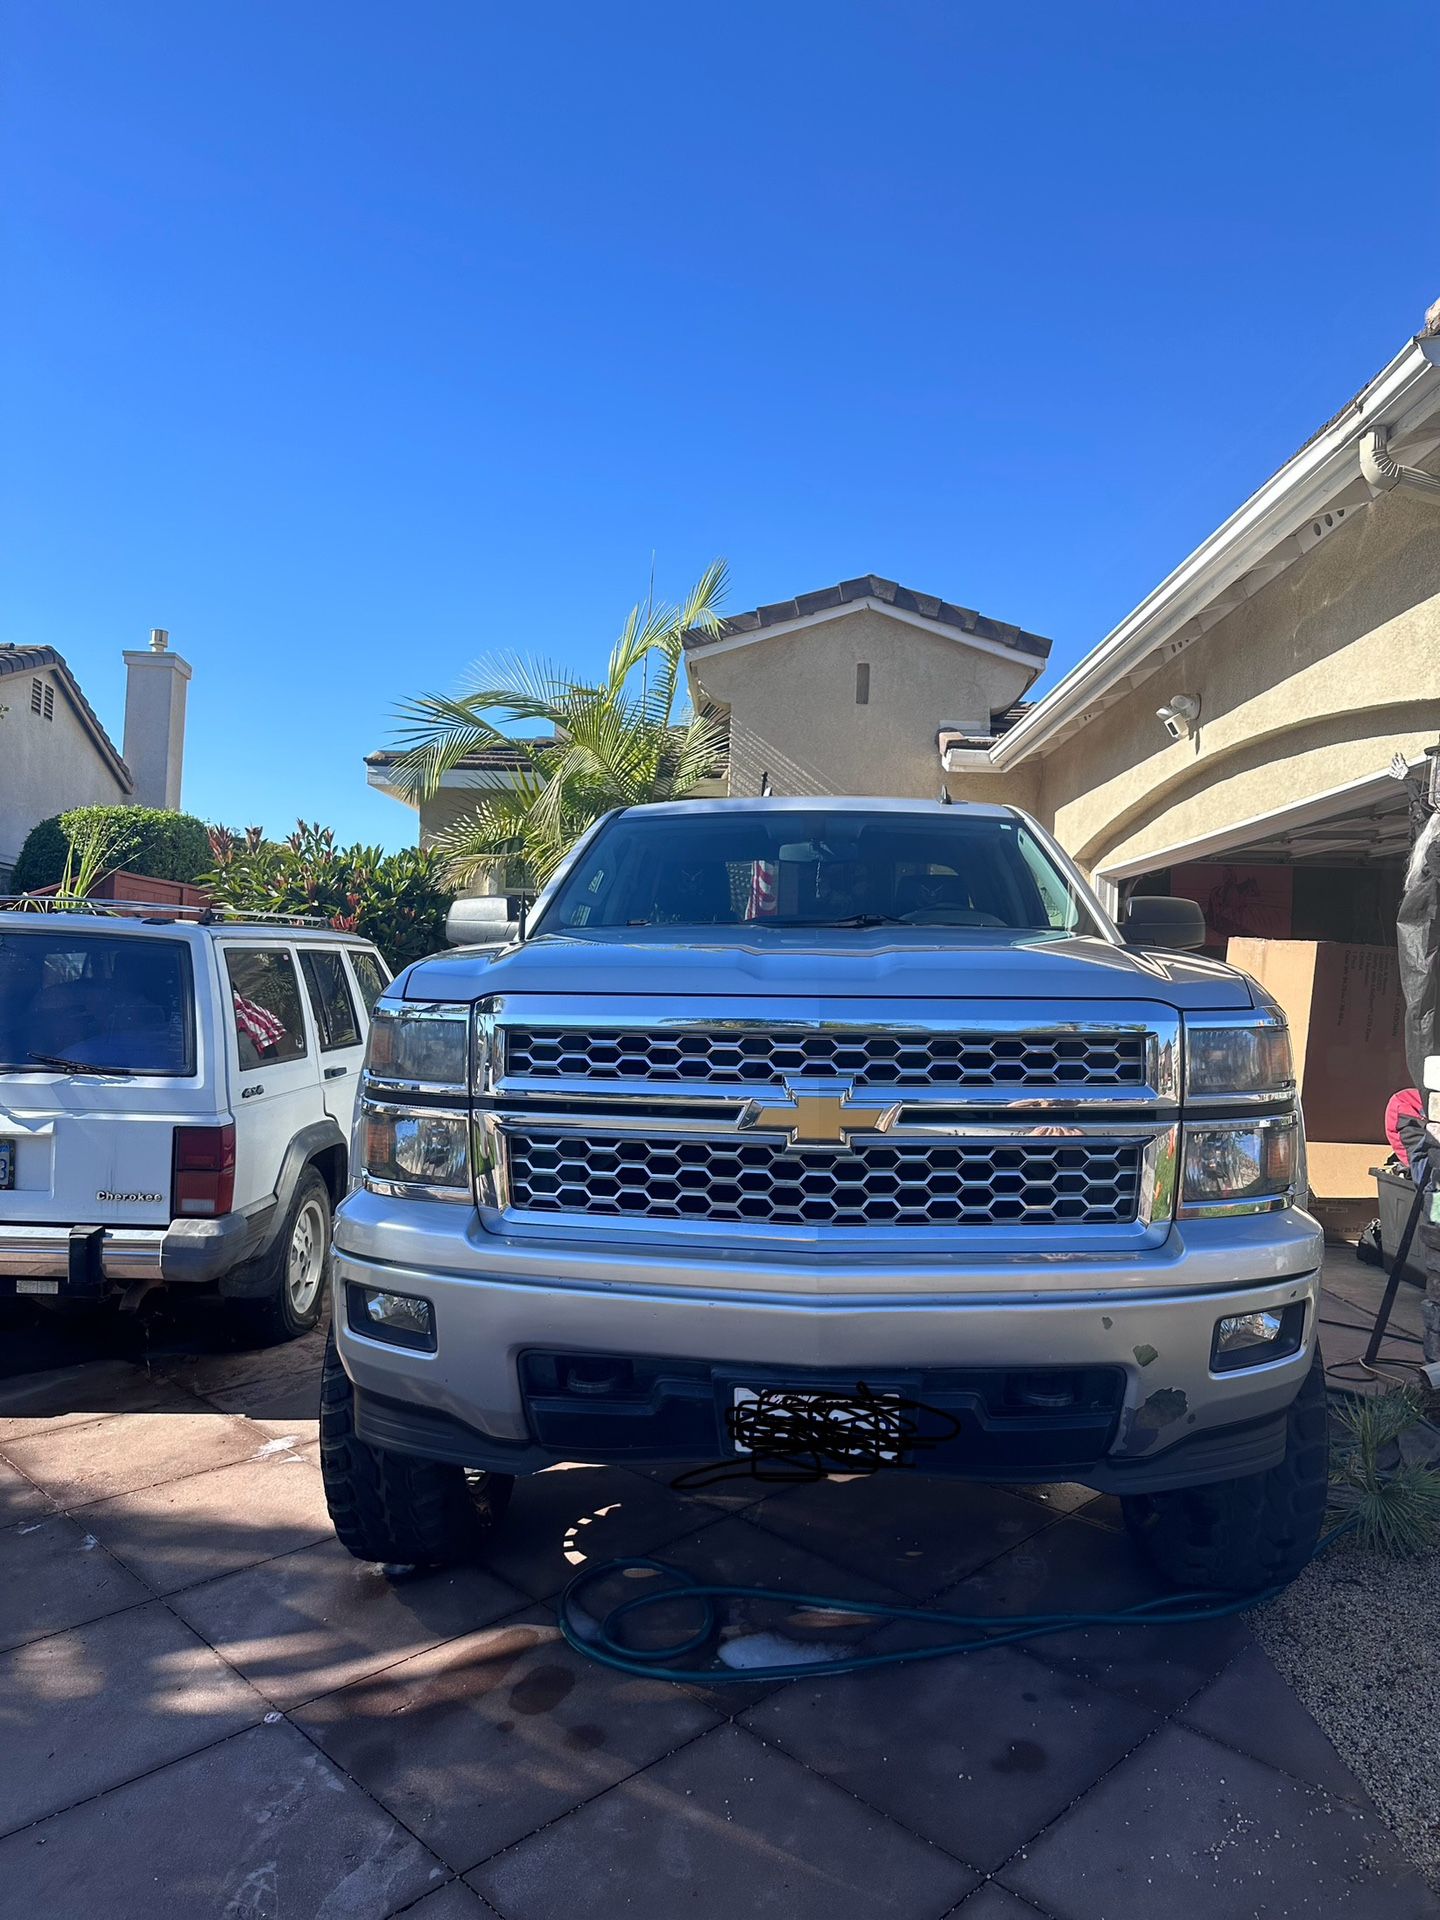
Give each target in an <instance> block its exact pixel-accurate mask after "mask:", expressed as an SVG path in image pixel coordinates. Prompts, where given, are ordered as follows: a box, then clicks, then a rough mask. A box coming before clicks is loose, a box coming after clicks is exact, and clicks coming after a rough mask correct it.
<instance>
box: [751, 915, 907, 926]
mask: <svg viewBox="0 0 1440 1920" xmlns="http://www.w3.org/2000/svg"><path fill="white" fill-rule="evenodd" d="M782 924H788V925H790V926H792V927H908V926H912V925H913V924H914V923H913V921H910V920H904V919H902V918H901V917H900V915H899V914H898V913H842V914H840V915H839V916H838V917H837V918H836V919H834V920H791V921H789V922H788V923H786V922H782Z"/></svg>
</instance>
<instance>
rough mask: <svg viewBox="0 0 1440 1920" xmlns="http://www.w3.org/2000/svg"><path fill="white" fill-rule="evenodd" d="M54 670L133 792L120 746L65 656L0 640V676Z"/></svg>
mask: <svg viewBox="0 0 1440 1920" xmlns="http://www.w3.org/2000/svg"><path fill="white" fill-rule="evenodd" d="M46 671H50V672H53V673H54V674H55V676H56V678H57V679H58V680H59V682H60V684H61V685H62V686H63V688H64V689H65V692H66V693H67V695H68V696H69V698H70V702H71V704H72V706H73V707H74V708H75V710H76V712H77V713H78V714H79V716H80V719H81V721H82V722H83V724H84V725H85V726H86V727H87V728H88V729H89V731H90V733H91V735H92V737H93V738H94V741H95V744H96V746H97V747H99V749H100V751H101V753H102V755H103V756H104V758H105V759H107V760H109V761H110V762H111V764H112V766H113V767H114V770H115V774H116V777H117V778H118V779H119V780H120V781H121V783H122V784H123V785H124V786H125V787H127V788H128V789H129V790H130V791H131V792H132V793H133V792H134V790H135V776H134V775H133V774H132V773H131V771H130V769H129V767H127V766H126V764H125V762H124V760H122V759H121V757H120V752H119V749H118V748H117V747H116V745H115V742H114V741H113V740H112V739H111V738H110V736H109V734H108V733H107V732H106V731H105V729H104V727H103V726H102V725H101V723H100V716H99V714H97V713H96V711H95V709H94V708H93V707H92V706H91V704H90V702H89V701H88V700H87V699H86V698H85V696H84V694H83V693H82V692H81V691H80V682H79V681H78V680H77V679H76V678H75V676H74V674H73V673H72V672H71V671H70V669H69V667H68V666H67V665H66V664H65V656H64V655H63V654H62V653H59V652H57V651H56V649H55V648H54V647H22V646H20V645H18V644H17V643H16V642H15V641H13V640H5V641H0V677H3V676H4V675H6V674H11V673H43V672H46Z"/></svg>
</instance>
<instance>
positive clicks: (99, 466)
mask: <svg viewBox="0 0 1440 1920" xmlns="http://www.w3.org/2000/svg"><path fill="white" fill-rule="evenodd" d="M8 66H9V87H8V92H9V96H10V97H9V101H8V110H7V117H6V126H5V129H4V133H3V136H0V137H3V141H4V167H5V172H6V177H7V181H8V185H7V189H6V193H5V201H6V215H5V218H6V228H7V239H6V250H7V252H8V255H9V259H10V262H11V273H10V285H9V292H8V297H7V299H6V300H5V301H4V303H3V307H0V371H3V376H4V380H5V385H6V398H5V404H6V413H7V420H8V425H7V429H6V439H7V442H8V453H7V457H6V460H5V473H4V481H5V496H6V497H5V502H4V513H5V526H6V539H5V542H4V546H5V550H6V551H5V557H4V562H3V584H0V638H4V639H12V640H19V641H24V642H47V643H50V644H53V645H55V646H58V647H59V648H60V649H61V650H62V652H63V653H64V654H65V655H66V656H67V658H68V659H69V661H70V663H71V665H72V667H73V668H74V669H75V671H76V673H77V674H78V675H79V677H80V680H81V682H82V684H83V685H84V687H85V689H86V691H87V693H88V694H89V695H90V697H91V699H92V700H93V702H94V703H95V704H96V705H97V707H98V708H99V709H100V711H101V713H102V715H103V716H104V717H105V719H106V720H107V722H108V723H110V724H111V726H112V730H113V731H114V732H115V733H116V734H117V736H118V733H119V729H120V723H121V710H122V705H123V683H122V668H121V664H120V651H121V648H122V647H124V646H141V645H143V644H144V642H145V636H146V632H147V630H148V628H150V627H151V626H153V625H158V626H165V627H168V628H169V629H170V631H171V634H172V644H173V645H174V646H175V647H176V649H177V650H179V651H181V652H183V653H184V654H185V655H186V656H187V657H188V658H189V659H190V660H191V661H192V662H193V664H194V667H195V678H194V682H193V684H192V688H191V725H190V734H189V744H188V753H187V763H186V778H185V800H186V804H187V805H188V806H189V807H191V808H192V809H193V810H195V811H197V812H199V813H202V814H204V815H206V816H207V817H211V818H220V819H224V820H226V821H228V822H231V823H233V824H245V823H247V822H249V821H252V820H258V821H261V822H263V823H264V824H265V825H266V826H267V827H269V828H270V829H272V830H275V831H283V830H285V829H286V828H287V827H288V826H289V824H290V823H291V822H293V820H294V819H295V817H296V816H297V815H302V814H303V815H304V816H306V817H307V818H312V819H313V818H320V819H323V820H327V821H330V822H332V823H333V824H334V825H335V826H336V827H337V829H338V830H339V831H340V832H341V834H342V835H343V836H344V837H346V838H349V837H364V838H366V839H380V840H384V841H386V842H388V843H389V844H403V843H404V841H405V840H406V839H407V838H408V837H409V835H410V831H411V820H412V818H413V816H410V815H409V814H407V813H405V812H404V811H402V810H401V809H400V808H399V807H398V806H396V805H395V804H394V803H393V802H391V801H388V800H386V799H385V798H383V796H380V795H378V794H372V793H368V792H367V791H366V788H365V785H364V770H363V767H362V764H361V756H362V755H363V754H364V753H365V752H366V751H367V750H369V749H370V748H373V747H377V746H381V745H384V744H385V743H386V740H387V737H388V734H389V731H390V716H391V713H392V710H393V707H394V704H395V702H396V701H397V700H398V699H399V698H401V697H402V696H403V695H405V694H406V693H407V692H410V691H419V690H422V689H432V688H450V687H452V686H453V685H454V684H455V683H456V682H457V680H458V679H459V678H460V676H461V675H462V674H463V672H464V669H465V667H466V666H467V664H468V663H469V662H470V661H471V660H473V659H474V658H475V657H476V656H477V655H479V654H481V653H483V652H485V651H487V650H489V649H492V648H497V647H502V646H503V647H510V646H518V647H523V648H528V649H533V650H535V651H538V652H542V653H544V654H547V655H550V656H553V657H556V658H560V659H563V660H568V661H573V662H574V664H575V665H576V666H577V667H579V668H586V667H591V666H594V665H596V664H597V663H598V661H599V660H600V659H601V658H602V657H603V655H604V653H605V651H606V650H607V649H608V646H609V643H610V641H611V639H612V638H613V635H614V633H615V630H616V628H617V627H618V625H619V623H620V621H621V619H622V618H623V615H624V613H625V610H626V609H627V608H628V606H629V605H630V603H631V602H632V601H633V600H634V599H635V598H636V597H637V596H639V595H640V594H641V593H643V591H644V588H645V583H646V579H647V576H648V574H649V569H650V564H651V556H652V553H653V555H654V556H655V564H656V570H657V583H658V586H659V588H660V590H661V591H662V592H669V593H671V594H674V593H678V592H679V590H680V589H681V588H682V587H683V586H684V585H686V584H687V583H688V581H689V580H690V579H691V578H693V577H694V575H696V574H697V573H698V572H699V571H700V569H701V567H702V566H703V565H704V564H705V563H706V562H707V561H708V560H709V559H710V558H711V556H712V555H714V554H717V553H719V554H724V555H726V556H727V557H728V558H729V560H730V563H731V566H732V570H733V581H734V585H733V593H732V597H731V603H730V604H731V607H732V610H737V611H738V610H740V609H743V608H745V607H750V606H754V605H756V604H757V603H760V602H764V601H767V600H774V599H780V598H784V597H788V596H789V595H791V594H794V593H797V592H805V591H808V590H810V589H813V588H816V587H820V586H825V585H828V584H829V583H831V582H832V581H835V580H838V579H841V578H844V577H847V576H849V575H852V574H857V573H864V572H871V571H873V572H878V573H885V574H889V575H891V576H893V577H896V578H898V579H900V580H902V581H904V582H905V583H906V584H908V585H911V586H915V587H918V588H920V589H922V590H923V591H926V592H932V593H940V594H943V595H945V596H947V597H948V598H950V599H953V600H957V601H960V602H961V603H963V604H966V605H970V606H974V607H978V608H980V609H981V610H983V611H984V612H986V613H990V614H992V615H994V616H996V617H998V618H1001V619H1008V620H1013V621H1016V622H1018V623H1019V624H1021V625H1024V626H1027V627H1030V628H1032V629H1035V630H1038V631H1039V632H1041V633H1046V634H1050V635H1052V636H1053V637H1054V639H1055V642H1056V646H1055V654H1054V660H1055V663H1056V665H1057V666H1058V667H1062V668H1063V667H1064V666H1066V665H1069V664H1070V663H1071V662H1073V661H1074V660H1075V659H1076V658H1078V657H1079V655H1080V654H1081V653H1083V652H1084V651H1085V650H1086V649H1087V648H1088V647H1089V646H1091V645H1093V643H1094V642H1095V641H1096V640H1097V639H1099V638H1100V637H1101V636H1102V635H1103V634H1104V632H1105V631H1106V630H1107V629H1108V628H1109V627H1110V626H1112V625H1113V624H1114V623H1115V621H1116V620H1117V619H1119V618H1120V617H1121V616H1122V615H1123V614H1124V613H1125V612H1126V611H1127V610H1128V609H1129V608H1130V607H1131V606H1132V605H1133V604H1134V603H1135V602H1136V601H1137V600H1138V599H1139V598H1140V597H1141V596H1142V595H1143V594H1144V593H1145V592H1146V591H1147V590H1148V589H1149V588H1150V587H1151V586H1152V585H1153V584H1154V583H1155V582H1156V580H1158V579H1159V578H1160V577H1161V576H1162V575H1163V574H1164V573H1166V572H1167V571H1168V570H1169V569H1170V567H1171V566H1172V565H1173V564H1174V563H1175V562H1176V561H1177V560H1178V559H1179V558H1180V557H1182V556H1183V554H1184V553H1185V552H1186V551H1188V549H1189V548H1190V547H1191V546H1193V545H1194V543H1195V542H1196V541H1197V540H1198V539H1200V538H1202V537H1203V536H1204V535H1205V534H1206V533H1207V532H1208V531H1209V530H1210V529H1211V528H1212V527H1213V526H1214V525H1216V524H1217V523H1218V522H1219V521H1220V520H1221V519H1222V518H1224V517H1225V515H1226V514H1227V513H1229V512H1230V511H1231V509H1232V508H1233V507H1234V506H1236V505H1237V504H1238V503H1239V501H1240V500H1241V499H1242V498H1243V497H1244V495H1245V494H1247V493H1248V492H1249V491H1251V490H1252V489H1253V487H1254V486H1255V485H1256V484H1258V483H1259V482H1260V481H1261V480H1262V479H1263V478H1264V477H1265V476H1266V474H1267V473H1269V472H1270V471H1272V470H1273V469H1274V467H1275V466H1277V465H1278V464H1279V463H1280V462H1281V461H1282V460H1283V459H1285V458H1286V457H1287V456H1288V455H1289V454H1290V453H1291V452H1293V451H1294V450H1295V448H1296V447H1297V446H1298V445H1299V444H1300V443H1301V442H1302V441H1303V440H1304V439H1305V438H1306V437H1307V436H1308V435H1309V434H1310V433H1311V432H1312V431H1313V429H1314V428H1315V427H1316V426H1318V425H1319V424H1320V422H1321V421H1322V420H1323V419H1324V418H1326V417H1327V416H1328V415H1329V414H1330V413H1332V412H1334V411H1335V409H1336V408H1337V407H1339V406H1340V405H1341V404H1342V403H1343V402H1344V401H1345V400H1346V399H1348V398H1349V397H1350V395H1351V394H1352V393H1353V392H1354V391H1355V390H1356V389H1357V388H1358V387H1360V386H1361V385H1363V383H1364V382H1365V381H1366V380H1367V379H1368V378H1369V377H1370V376H1371V375H1372V374H1373V373H1374V372H1376V371H1377V370H1378V368H1379V367H1380V366H1381V365H1382V364H1383V363H1384V362H1385V361H1386V360H1388V359H1389V358H1390V356H1391V354H1392V353H1394V352H1395V351H1396V350H1397V349H1398V348H1399V346H1400V345H1401V343H1402V341H1403V340H1404V339H1405V338H1406V337H1407V336H1408V335H1409V334H1411V333H1413V332H1414V331H1415V330H1416V329H1417V328H1418V327H1419V325H1420V322H1421V317H1422V314H1423V312H1424V309H1425V307H1426V306H1427V305H1428V304H1429V303H1430V301H1432V300H1434V299H1436V298H1437V297H1440V244H1437V240H1440V233H1437V227H1440V220H1437V193H1436V181H1437V178H1440V165H1437V163H1440V133H1437V120H1436V116H1435V114H1434V111H1433V102H1434V82H1435V77H1436V74H1437V71H1440V13H1437V10H1436V9H1435V8H1434V7H1433V6H1425V5H1422V4H1415V5H1406V6H1397V5H1386V4H1380V5H1374V4H1372V5H1369V6H1366V7H1364V8H1361V7H1359V6H1357V5H1354V4H1350V5H1343V6H1337V5H1333V4H1326V3H1325V0H1310V4H1306V5H1291V4H1288V3H1287V4H1279V3H1277V0H1265V4H1263V5H1261V6H1258V7H1257V6H1255V5H1253V4H1248V3H1247V4H1243V5H1238V4H1213V3H1212V4H1207V5H1205V6H1203V7H1185V8H1182V7H1174V6H1156V5H1154V4H1153V0H1145V4H1135V5H1118V4H1107V3H1106V0H1099V3H1098V4H1086V5H1083V6H1076V5H1074V4H1073V0H1072V3H1071V4H1066V5H1055V4H1049V3H1048V0H1040V3H1039V4H1031V5H1028V6H1025V7H1023V8H1022V7H983V8H982V7H978V6H969V5H962V4H959V3H958V0H949V3H947V4H941V3H940V0H889V3H887V4H881V0H763V4H761V3H759V0H724V4H715V0H687V3H686V4H684V5H676V4H674V0H662V3H661V4H629V3H628V0H627V3H626V4H620V5H614V6H604V7H601V6H596V5H594V4H593V0H591V3H590V4H574V5H572V4H561V5H546V4H536V5H529V6H523V7H514V6H506V7H501V6H499V5H497V4H494V3H493V0H485V3H484V4H480V3H479V0H464V3H462V0H419V4H415V5H412V6H409V7H405V8H402V7H398V6H395V5H393V4H387V5H380V4H376V0H343V4H339V3H335V0H302V4H301V5H299V6H296V5H293V4H286V5H280V4H278V3H277V0H246V3H245V4H244V5H239V4H234V3H233V0H232V3H231V4H228V5H196V4H194V0H165V3H161V0H125V4H124V5H121V6H116V5H115V4H113V0H103V3H102V0H47V3H46V4H45V5H43V6H34V7H30V8H24V9H20V10H18V11H17V12H15V13H12V15H11V18H10V25H9V40H8Z"/></svg>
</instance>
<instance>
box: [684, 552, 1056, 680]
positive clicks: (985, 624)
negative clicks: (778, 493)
mask: <svg viewBox="0 0 1440 1920" xmlns="http://www.w3.org/2000/svg"><path fill="white" fill-rule="evenodd" d="M855 600H880V601H883V602H884V603H885V605H886V606H891V607H894V608H895V609H896V610H897V612H901V613H914V614H918V615H919V616H920V617H921V618H922V619H925V620H934V621H937V622H938V623H939V624H940V625H942V626H946V627H954V628H955V629H956V631H957V633H973V634H974V635H975V637H976V639H977V640H988V641H990V642H992V644H995V645H999V646H1005V647H1013V648H1014V649H1015V651H1016V652H1017V653H1024V654H1028V655H1029V656H1030V657H1031V658H1032V659H1034V660H1045V659H1048V657H1049V654H1050V646H1051V643H1050V641H1048V640H1046V639H1043V638H1042V637H1041V635H1039V634H1038V633H1027V632H1026V630H1025V629H1024V628H1023V627H1012V626H1011V625H1010V624H1009V623H1008V622H1007V621H1004V620H992V619H990V618H989V616H988V615H987V614H983V613H976V612H975V611H974V609H973V608H971V607H957V606H953V605H952V604H951V603H950V601H948V600H937V599H936V598H935V596H934V595H933V594H929V593H916V592H915V591H914V590H913V588H910V587H902V586H901V585H899V583H898V582H897V581H894V580H885V579H882V578H881V576H880V575H879V574H875V573H865V574H861V575H860V577H859V579H857V580H842V581H841V582H840V584H839V585H838V586H834V587H822V588H821V589H820V591H819V592H818V593H802V594H799V595H797V596H796V598H795V599H793V600H777V601H776V602H775V603H774V604H773V605H772V606H768V607H756V608H755V609H754V610H753V612H750V613H733V614H731V615H730V617H729V618H728V619H726V620H722V621H721V622H720V630H719V632H718V633H704V632H702V631H700V630H699V629H697V628H692V629H691V631H690V632H689V633H687V634H686V635H685V646H686V648H687V650H690V651H698V650H700V649H702V648H704V647H707V646H711V645H713V644H715V642H717V641H720V640H729V639H733V638H734V637H735V636H736V635H737V634H742V633H754V632H757V631H759V630H760V629H762V628H764V627H776V626H780V625H782V624H783V623H785V622H787V621H791V620H804V619H806V618H807V617H808V616H809V615H811V614H816V613H826V612H828V611H830V609H832V608H841V609H843V608H844V607H845V606H846V605H848V604H849V603H850V602H851V601H855Z"/></svg>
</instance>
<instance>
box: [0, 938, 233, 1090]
mask: <svg viewBox="0 0 1440 1920" xmlns="http://www.w3.org/2000/svg"><path fill="white" fill-rule="evenodd" d="M191 977H192V976H191V972H190V950H189V948H188V947H187V946H186V945H185V943H184V941H183V940H155V939H149V938H147V937H145V936H140V937H137V936H135V935H133V934H130V935H126V934H103V933H71V932H69V931H67V930H66V929H65V928H64V927H63V926H56V925H54V924H53V922H52V923H49V924H47V925H46V926H44V927H41V928H37V929H36V930H35V932H33V933H32V932H30V931H29V930H28V929H26V930H25V931H23V932H19V931H13V930H11V929H10V928H6V930H5V931H4V932H3V933H0V1071H8V1072H11V1073H39V1072H43V1071H44V1070H45V1069H46V1068H47V1067H53V1066H57V1065H58V1066H61V1067H64V1066H71V1067H79V1068H84V1067H94V1068H96V1069H99V1070H102V1071H103V1070H109V1071H111V1072H115V1073H159V1074H173V1075H188V1074H193V1073H194V1071H195V1015H194V1001H195V996H194V992H193V989H192V987H191Z"/></svg>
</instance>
